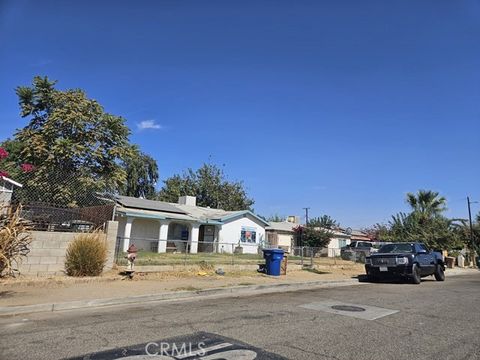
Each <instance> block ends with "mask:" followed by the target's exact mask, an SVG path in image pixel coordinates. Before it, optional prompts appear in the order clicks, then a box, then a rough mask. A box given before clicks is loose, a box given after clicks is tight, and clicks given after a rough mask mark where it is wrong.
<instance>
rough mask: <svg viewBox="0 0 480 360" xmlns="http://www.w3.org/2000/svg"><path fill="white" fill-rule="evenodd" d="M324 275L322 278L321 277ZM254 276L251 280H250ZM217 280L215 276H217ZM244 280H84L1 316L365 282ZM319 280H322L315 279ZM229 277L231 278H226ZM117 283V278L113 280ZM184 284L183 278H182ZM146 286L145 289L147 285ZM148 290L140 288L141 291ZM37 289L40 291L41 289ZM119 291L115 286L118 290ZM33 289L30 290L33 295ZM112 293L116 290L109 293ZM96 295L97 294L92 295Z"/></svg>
mask: <svg viewBox="0 0 480 360" xmlns="http://www.w3.org/2000/svg"><path fill="white" fill-rule="evenodd" d="M472 273H479V271H478V270H476V269H458V268H457V269H448V270H447V272H446V275H447V279H448V277H450V276H458V275H462V274H472ZM323 276H325V277H323ZM244 278H245V277H240V278H239V280H244ZM252 278H253V280H252ZM217 279H218V277H217ZM247 279H249V280H251V281H252V282H254V284H252V283H249V282H242V281H237V282H236V284H235V282H234V283H231V284H230V285H224V286H223V287H208V286H207V287H205V288H194V287H193V286H190V287H188V286H187V287H181V288H176V289H171V290H165V289H163V290H158V291H154V292H152V293H144V294H140V295H134V296H131V295H130V296H128V295H127V296H118V292H117V293H116V294H117V296H111V297H105V296H102V297H98V293H95V291H91V292H86V291H88V289H89V287H90V290H91V289H92V288H102V289H104V290H105V291H104V292H103V293H102V294H101V295H105V294H109V293H110V292H109V291H108V290H109V288H110V287H112V285H114V284H115V283H108V282H102V281H97V282H92V283H87V286H86V287H85V286H84V287H83V288H81V289H80V291H83V295H84V296H83V298H81V299H79V300H73V301H55V300H52V301H47V299H46V298H45V297H43V296H41V293H42V292H41V291H40V293H39V294H38V295H40V296H38V295H37V296H34V297H29V300H30V301H29V302H30V303H26V304H25V305H16V304H18V302H17V301H16V299H15V296H11V297H10V298H9V299H8V300H7V301H5V299H4V300H3V301H2V302H1V305H7V306H1V307H0V316H5V315H16V314H26V313H33V312H52V311H63V310H74V309H82V308H95V307H104V306H116V305H117V306H118V305H129V304H130V305H133V304H142V303H146V302H155V301H171V300H181V299H195V298H206V297H228V296H249V295H256V294H263V293H274V292H286V291H296V290H310V289H318V288H328V287H338V286H351V285H362V284H364V283H362V282H360V281H359V280H358V279H356V278H352V276H348V275H347V276H344V277H343V278H342V277H340V278H338V276H336V277H334V278H330V279H328V274H311V273H307V272H304V271H300V272H293V274H289V275H287V277H286V278H283V279H282V278H279V277H269V276H265V275H260V274H259V275H257V276H254V277H252V276H249V277H247ZM305 279H315V280H310V281H305ZM317 279H321V280H317ZM212 280H213V282H212V284H213V285H215V281H214V280H215V279H204V278H203V279H198V278H188V279H187V282H188V283H190V284H195V285H197V286H201V283H202V281H204V282H205V281H206V282H209V281H212ZM227 280H230V282H231V280H232V279H227ZM116 283H117V284H118V283H119V282H118V281H117V282H116ZM135 283H137V285H142V284H141V283H142V281H137V282H135V281H133V282H130V281H125V282H122V284H124V285H125V286H127V287H129V288H131V289H132V290H134V289H135V286H136V284H135ZM156 283H157V284H163V283H162V282H160V281H158V280H157V281H156ZM184 283H185V281H184ZM71 286H72V287H74V288H76V287H78V286H82V284H78V285H75V284H71ZM59 289H60V291H59V290H58V289H57V290H55V289H47V291H49V292H50V293H51V295H53V296H55V291H56V292H57V293H61V292H62V290H63V291H70V290H71V289H69V288H68V287H62V286H60V287H59ZM147 289H148V288H147ZM147 289H143V290H144V291H145V290H147ZM39 290H43V289H42V288H40V289H39ZM117 290H118V289H117ZM2 293H5V291H0V294H2ZM34 293H35V291H33V294H34ZM112 293H115V292H112ZM96 294H97V296H95V295H96Z"/></svg>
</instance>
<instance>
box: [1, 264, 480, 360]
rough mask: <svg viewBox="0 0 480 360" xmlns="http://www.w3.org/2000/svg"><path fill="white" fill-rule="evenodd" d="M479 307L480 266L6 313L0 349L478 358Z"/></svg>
mask: <svg viewBox="0 0 480 360" xmlns="http://www.w3.org/2000/svg"><path fill="white" fill-rule="evenodd" d="M479 309H480V272H479V273H478V274H472V275H462V276H455V277H448V274H447V280H446V281H445V282H436V281H435V280H433V278H430V277H429V278H426V279H424V281H423V282H422V284H420V285H412V284H402V283H380V284H363V285H361V286H348V287H339V288H329V289H317V290H310V291H296V292H284V293H277V294H264V295H253V296H243V297H231V298H217V299H215V298H208V299H197V300H182V301H169V302H156V303H147V304H142V305H135V306H124V307H111V308H102V309H94V310H92V309H88V310H81V311H65V312H57V313H42V314H40V313H39V314H31V315H21V316H13V317H2V318H0V356H1V359H61V358H80V359H117V358H127V357H128V358H130V359H134V358H135V359H147V358H149V357H148V356H146V347H148V351H149V353H151V354H155V353H157V354H159V355H163V356H157V358H158V359H162V360H165V359H193V358H195V359H198V358H202V359H204V360H207V359H254V358H257V359H282V358H283V359H285V358H286V359H355V360H361V359H369V360H371V359H381V360H385V359H455V360H460V359H480V311H479ZM182 346H183V348H182ZM141 354H143V356H142V355H141Z"/></svg>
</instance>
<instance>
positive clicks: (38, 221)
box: [10, 170, 114, 232]
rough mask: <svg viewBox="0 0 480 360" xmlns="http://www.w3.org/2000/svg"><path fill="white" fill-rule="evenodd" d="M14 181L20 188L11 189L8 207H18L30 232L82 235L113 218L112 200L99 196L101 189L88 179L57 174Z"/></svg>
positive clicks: (25, 176) (23, 176)
mask: <svg viewBox="0 0 480 360" xmlns="http://www.w3.org/2000/svg"><path fill="white" fill-rule="evenodd" d="M15 180H16V181H18V182H20V183H21V184H22V187H15V188H14V190H13V194H12V197H11V201H10V203H11V206H13V207H18V206H21V207H22V216H23V217H24V218H25V219H27V220H29V221H30V222H31V226H32V229H33V230H39V231H68V232H86V231H91V230H92V229H94V228H100V227H103V226H104V224H105V223H106V222H107V221H108V220H112V218H113V215H114V201H113V199H112V198H111V196H106V195H100V194H102V193H105V187H103V186H100V185H99V184H97V183H96V182H95V181H94V180H92V179H87V178H86V177H84V178H82V177H81V175H76V174H72V173H68V172H66V171H61V170H59V171H57V172H55V173H48V174H42V173H41V172H37V171H31V172H26V173H22V174H21V175H20V176H19V177H18V178H16V179H15ZM102 187H103V189H102Z"/></svg>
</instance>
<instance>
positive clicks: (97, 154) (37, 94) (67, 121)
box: [7, 76, 131, 206]
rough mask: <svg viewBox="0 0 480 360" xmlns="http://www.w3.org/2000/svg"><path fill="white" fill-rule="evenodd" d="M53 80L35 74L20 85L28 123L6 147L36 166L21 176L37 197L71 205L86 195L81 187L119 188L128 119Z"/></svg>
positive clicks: (126, 154) (127, 148)
mask: <svg viewBox="0 0 480 360" xmlns="http://www.w3.org/2000/svg"><path fill="white" fill-rule="evenodd" d="M55 85H56V81H50V80H49V79H48V78H47V77H39V76H36V77H35V78H34V79H33V84H32V86H30V87H29V86H20V87H18V88H17V89H16V93H17V95H18V98H19V104H20V108H21V116H22V117H25V118H29V123H28V125H27V126H25V127H24V128H23V129H20V130H18V131H17V133H16V134H15V137H14V139H12V140H9V141H8V142H7V147H8V146H9V147H10V149H14V150H13V151H12V159H15V161H19V160H20V159H21V161H22V162H24V163H28V164H31V165H33V167H34V169H35V171H32V172H29V173H28V176H27V175H26V174H24V175H22V174H19V176H22V178H21V179H18V181H20V182H23V183H24V185H25V187H24V189H29V194H30V195H35V196H36V197H37V199H35V200H39V201H42V200H45V201H51V202H55V203H56V204H63V205H70V206H75V205H76V204H78V203H81V202H82V201H85V199H84V198H82V196H83V195H82V193H83V194H85V193H87V192H90V193H91V192H93V191H117V190H118V189H120V188H121V186H122V184H123V183H124V182H125V180H126V171H125V169H124V167H123V166H122V162H123V161H124V160H126V159H127V158H128V157H129V156H130V154H131V146H130V144H129V142H128V135H129V133H130V131H129V129H128V128H127V126H126V125H125V120H124V119H123V118H121V117H119V116H115V115H111V114H109V113H107V112H105V111H104V109H103V107H102V106H101V105H100V104H99V103H98V102H97V101H95V100H92V99H89V98H88V97H87V95H86V94H85V92H83V91H82V90H79V89H74V90H65V91H61V90H58V89H56V88H55ZM17 165H18V164H17ZM80 189H83V190H85V191H83V192H80V191H79V190H80ZM19 193H21V192H19ZM47 195H48V198H47Z"/></svg>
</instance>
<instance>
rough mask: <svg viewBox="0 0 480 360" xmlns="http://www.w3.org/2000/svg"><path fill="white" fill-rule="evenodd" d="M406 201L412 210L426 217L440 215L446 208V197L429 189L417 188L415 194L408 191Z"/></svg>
mask: <svg viewBox="0 0 480 360" xmlns="http://www.w3.org/2000/svg"><path fill="white" fill-rule="evenodd" d="M407 203H408V205H410V206H411V208H412V210H413V212H416V213H418V214H421V215H422V216H423V217H427V218H430V217H434V216H438V215H441V213H442V212H444V211H445V210H447V199H445V198H444V197H443V196H439V193H438V192H436V191H431V190H419V191H418V192H417V193H416V194H413V193H408V194H407Z"/></svg>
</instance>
